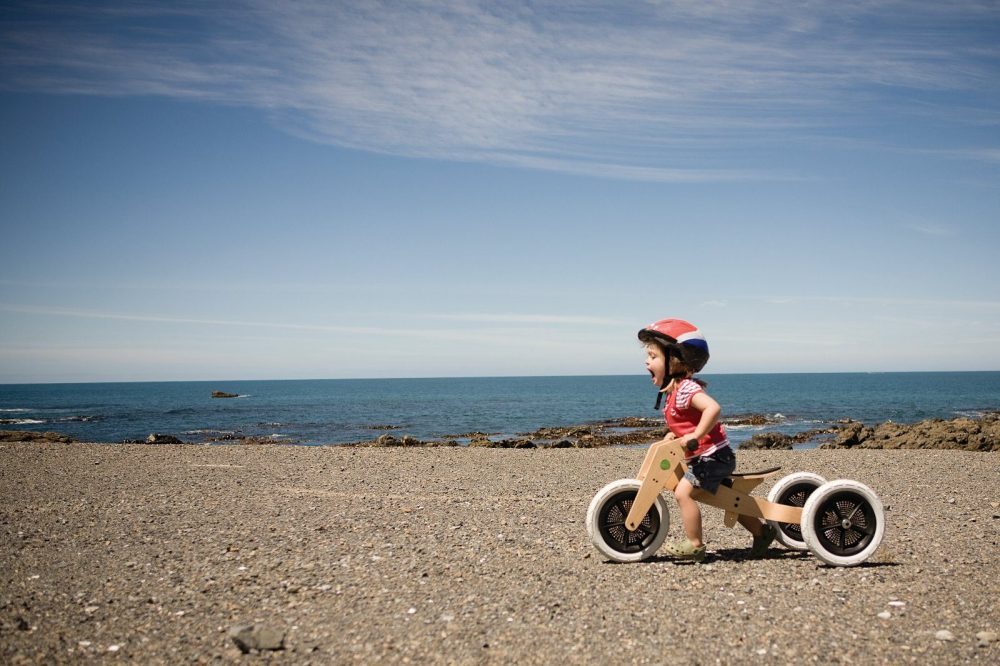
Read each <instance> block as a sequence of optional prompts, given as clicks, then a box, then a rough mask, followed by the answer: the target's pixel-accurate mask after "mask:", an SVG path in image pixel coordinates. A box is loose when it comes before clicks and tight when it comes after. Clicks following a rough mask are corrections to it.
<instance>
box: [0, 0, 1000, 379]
mask: <svg viewBox="0 0 1000 666" xmlns="http://www.w3.org/2000/svg"><path fill="white" fill-rule="evenodd" d="M998 251H1000V3H997V2H986V1H962V0H958V1H956V2H948V3H941V2H938V1H936V0H935V1H927V2H924V1H919V0H915V1H898V2H893V1H871V2H852V1H850V0H845V1H843V2H836V3H830V2H809V1H801V0H796V1H789V2H785V1H781V0H767V1H760V2H755V1H753V0H747V1H745V2H738V3H732V2H727V1H711V0H709V1H697V2H694V1H692V2H675V1H662V2H659V1H648V2H643V1H640V0H630V1H629V2H599V1H597V0H589V1H582V2H574V1H559V2H504V1H500V2H496V1H494V2H477V1H473V0H454V1H452V0H441V1H437V2H420V1H413V2H367V1H365V0H353V1H351V2H315V1H313V2H310V1H303V2H279V3H275V2H271V1H270V0H259V1H258V0H228V1H226V2H211V1H208V2H202V1H198V2H184V1H181V2H177V1H172V2H142V1H135V0H122V1H117V2H93V1H88V2H73V1H71V0H66V1H63V2H37V3H24V2H16V1H7V2H4V3H3V5H2V6H0V383H21V382H63V381H65V382H80V381H166V380H217V379H218V380H222V379H298V378H350V377H375V378H395V377H444V376H498V375H589V374H630V373H638V374H642V373H644V372H645V370H644V367H643V358H644V357H643V354H642V351H641V349H640V347H639V344H638V342H637V341H636V332H637V331H638V330H639V329H640V328H642V327H643V326H645V325H646V324H649V323H650V322H652V321H655V320H658V319H661V318H665V317H679V318H683V319H687V320H689V321H691V322H693V323H695V324H696V325H697V326H699V327H700V328H701V329H702V331H703V332H704V334H705V336H706V338H707V339H708V342H709V345H710V347H711V352H712V358H711V361H710V362H709V364H708V366H707V367H706V369H705V372H706V373H742V372H842V371H862V372H882V371H926V370H1000V261H998Z"/></svg>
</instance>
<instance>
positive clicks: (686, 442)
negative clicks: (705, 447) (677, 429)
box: [679, 434, 698, 451]
mask: <svg viewBox="0 0 1000 666" xmlns="http://www.w3.org/2000/svg"><path fill="white" fill-rule="evenodd" d="M679 441H680V445H681V446H683V447H684V448H685V449H687V450H688V451H694V450H695V449H697V448H698V438H697V437H695V436H694V435H693V434H688V435H684V436H683V437H681V438H680V440H679Z"/></svg>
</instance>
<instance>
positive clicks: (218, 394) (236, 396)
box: [212, 391, 240, 398]
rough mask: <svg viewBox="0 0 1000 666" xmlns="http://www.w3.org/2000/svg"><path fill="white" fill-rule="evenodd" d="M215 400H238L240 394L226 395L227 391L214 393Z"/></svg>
mask: <svg viewBox="0 0 1000 666" xmlns="http://www.w3.org/2000/svg"><path fill="white" fill-rule="evenodd" d="M212 397H213V398H238V397H240V395H239V394H238V393H226V392H225V391H212Z"/></svg>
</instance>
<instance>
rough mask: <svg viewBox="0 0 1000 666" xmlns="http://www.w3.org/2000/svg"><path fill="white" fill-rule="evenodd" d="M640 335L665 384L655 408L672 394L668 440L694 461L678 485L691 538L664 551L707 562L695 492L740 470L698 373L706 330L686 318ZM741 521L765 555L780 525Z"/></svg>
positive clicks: (655, 377) (649, 363)
mask: <svg viewBox="0 0 1000 666" xmlns="http://www.w3.org/2000/svg"><path fill="white" fill-rule="evenodd" d="M639 340H640V341H641V342H642V343H643V346H644V347H645V349H646V369H647V370H648V371H649V374H650V375H651V376H652V381H653V383H654V384H656V385H657V386H658V387H659V393H658V395H657V398H656V406H655V407H654V409H656V410H659V408H660V402H661V400H662V399H663V397H664V396H666V397H667V404H666V407H664V409H663V417H664V419H665V420H666V422H667V427H668V428H669V430H670V432H669V434H668V435H667V437H666V438H665V439H667V440H670V439H677V440H678V441H679V443H680V444H681V445H682V446H683V447H684V451H685V456H686V461H685V462H686V463H687V466H688V470H687V472H686V473H685V474H684V478H683V479H681V481H680V482H679V483H678V484H677V488H676V489H675V490H674V496H675V497H676V498H677V506H678V508H679V509H680V513H681V521H682V522H683V524H684V533H685V534H686V535H687V538H686V539H685V540H683V541H681V542H679V543H676V544H672V545H668V546H665V547H664V551H665V552H666V553H667V554H668V555H672V556H674V557H675V558H678V559H683V560H692V561H695V562H701V561H703V560H704V559H705V543H704V541H703V534H702V528H701V509H700V508H699V506H698V502H697V501H695V500H694V498H692V497H691V493H692V492H694V489H695V488H701V489H702V490H704V491H706V492H709V493H712V494H715V491H716V490H718V488H719V484H720V483H721V482H722V481H723V480H724V479H726V478H728V477H729V476H730V475H731V474H732V473H733V471H734V470H735V469H736V455H735V454H734V453H733V450H732V449H731V448H730V446H729V440H728V438H727V437H726V429H725V426H723V425H722V423H720V422H719V415H720V414H721V413H722V408H721V407H720V406H719V403H718V402H716V401H715V400H714V399H713V398H712V397H711V396H709V395H708V393H706V392H705V386H706V384H705V382H703V381H701V380H700V379H695V378H694V374H695V373H697V372H700V371H701V369H702V368H704V367H705V364H706V363H708V357H709V354H708V343H707V342H706V341H705V337H704V336H703V335H702V334H701V331H699V330H698V329H697V328H696V327H695V326H694V325H692V324H691V323H689V322H686V321H684V320H683V319H661V320H660V321H657V322H655V323H652V324H650V325H649V326H647V327H646V328H643V329H642V330H640V331H639ZM738 520H739V523H740V525H742V526H743V527H745V528H746V529H747V530H748V531H749V532H750V534H752V535H753V545H752V546H751V548H750V555H751V557H755V558H759V557H763V556H764V554H765V553H766V552H767V547H768V545H770V543H771V542H772V541H773V540H774V538H775V536H776V534H777V531H776V530H775V528H774V527H772V526H771V525H768V524H765V523H762V522H761V521H760V520H758V519H757V518H754V517H752V516H745V515H741V516H739V519H738Z"/></svg>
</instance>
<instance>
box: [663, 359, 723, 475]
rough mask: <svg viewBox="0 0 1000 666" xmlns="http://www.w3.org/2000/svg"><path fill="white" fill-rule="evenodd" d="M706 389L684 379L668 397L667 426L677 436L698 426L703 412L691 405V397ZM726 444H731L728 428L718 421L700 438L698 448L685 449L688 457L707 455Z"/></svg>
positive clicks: (665, 410) (664, 412)
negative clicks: (727, 433)
mask: <svg viewBox="0 0 1000 666" xmlns="http://www.w3.org/2000/svg"><path fill="white" fill-rule="evenodd" d="M704 390H705V389H704V388H703V387H702V386H701V384H699V383H698V382H696V381H693V380H691V379H682V380H681V381H680V383H679V384H677V386H676V387H675V388H674V390H673V391H671V393H670V395H669V397H667V406H666V407H664V408H663V418H664V419H666V421H667V427H668V428H670V432H672V433H673V434H674V435H675V436H677V437H683V436H684V435H687V434H690V433H692V432H694V431H695V430H696V429H697V428H698V423H699V422H700V421H701V412H700V411H699V410H697V409H695V408H694V407H693V406H692V405H691V398H693V397H694V396H695V395H696V394H698V393H701V392H703V391H704ZM726 446H729V439H728V438H727V437H726V428H725V427H724V426H723V425H722V424H721V423H716V424H715V425H714V426H712V429H711V430H709V431H708V434H707V435H705V436H704V437H702V438H701V439H700V440H698V448H697V449H695V450H694V451H685V452H684V454H685V455H686V456H687V457H688V458H694V457H696V456H707V455H711V454H713V453H715V452H716V451H718V450H719V449H721V448H723V447H726Z"/></svg>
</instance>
